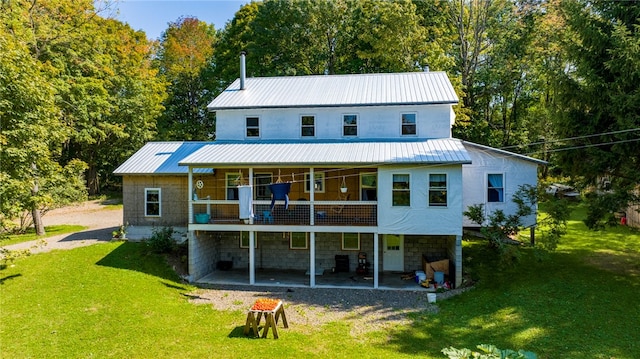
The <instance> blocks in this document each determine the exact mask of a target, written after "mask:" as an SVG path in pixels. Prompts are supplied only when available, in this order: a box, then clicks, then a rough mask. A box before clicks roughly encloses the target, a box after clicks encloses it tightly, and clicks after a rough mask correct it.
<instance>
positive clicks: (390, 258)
mask: <svg viewBox="0 0 640 359" xmlns="http://www.w3.org/2000/svg"><path fill="white" fill-rule="evenodd" d="M382 270H383V271H400V272H402V271H404V235H402V234H400V235H396V234H383V235H382Z"/></svg>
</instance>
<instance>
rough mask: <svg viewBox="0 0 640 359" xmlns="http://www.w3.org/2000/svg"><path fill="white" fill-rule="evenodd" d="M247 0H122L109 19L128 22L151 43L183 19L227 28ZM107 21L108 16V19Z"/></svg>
mask: <svg viewBox="0 0 640 359" xmlns="http://www.w3.org/2000/svg"><path fill="white" fill-rule="evenodd" d="M248 2H249V1H247V0H184V1H181V0H119V1H117V2H113V3H112V4H111V8H109V9H108V13H109V14H108V15H110V16H108V17H114V18H116V19H118V20H120V21H122V22H126V23H128V24H129V26H131V27H132V28H133V29H134V30H142V31H144V32H145V33H146V34H147V38H149V39H158V38H160V35H161V34H162V32H163V31H165V30H166V29H167V28H168V27H169V26H168V23H170V22H175V21H176V20H178V18H180V17H183V16H191V17H196V18H198V19H199V20H201V21H204V22H207V23H209V24H213V25H214V26H215V28H216V29H222V28H224V25H225V24H226V23H227V21H230V20H231V19H233V15H234V14H235V13H236V11H238V10H240V7H241V6H242V5H244V4H246V3H248ZM105 17H107V16H105Z"/></svg>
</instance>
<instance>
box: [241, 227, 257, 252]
mask: <svg viewBox="0 0 640 359" xmlns="http://www.w3.org/2000/svg"><path fill="white" fill-rule="evenodd" d="M240 248H247V249H248V248H249V232H246V231H240ZM253 248H258V233H255V234H254V236H253Z"/></svg>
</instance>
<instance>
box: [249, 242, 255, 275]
mask: <svg viewBox="0 0 640 359" xmlns="http://www.w3.org/2000/svg"><path fill="white" fill-rule="evenodd" d="M254 234H255V232H254V231H249V284H252V285H253V284H256V245H255V243H256V239H255V236H254Z"/></svg>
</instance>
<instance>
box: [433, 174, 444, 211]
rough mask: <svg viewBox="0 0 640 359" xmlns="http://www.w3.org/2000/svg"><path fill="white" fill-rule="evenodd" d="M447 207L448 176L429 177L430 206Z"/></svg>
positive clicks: (435, 175) (434, 175)
mask: <svg viewBox="0 0 640 359" xmlns="http://www.w3.org/2000/svg"><path fill="white" fill-rule="evenodd" d="M446 205H447V175H446V174H444V173H443V174H430V175H429V206H433V207H446Z"/></svg>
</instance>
